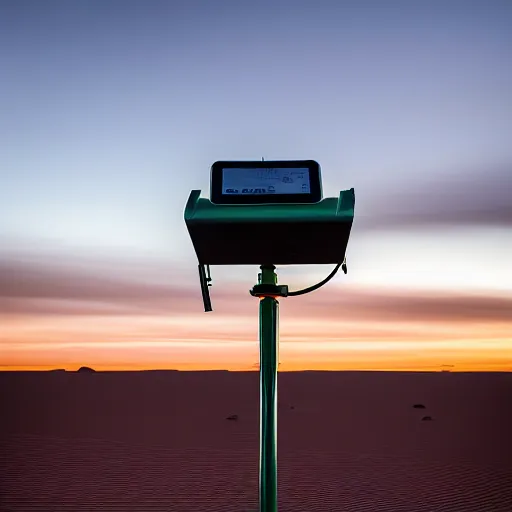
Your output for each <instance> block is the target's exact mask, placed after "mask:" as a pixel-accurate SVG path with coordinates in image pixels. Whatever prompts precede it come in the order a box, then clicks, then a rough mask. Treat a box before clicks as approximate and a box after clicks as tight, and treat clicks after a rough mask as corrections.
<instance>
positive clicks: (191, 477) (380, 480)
mask: <svg viewBox="0 0 512 512" xmlns="http://www.w3.org/2000/svg"><path fill="white" fill-rule="evenodd" d="M278 384H279V419H278V431H279V434H278V443H279V444H278V480H279V481H278V490H279V510H280V511H283V512H286V511H290V512H300V511H323V512H328V511H346V512H352V511H354V512H355V511H357V512H369V511H372V512H377V511H378V512H381V511H393V512H399V511H404V512H415V511H425V512H427V511H428V512H431V511H446V512H453V511H461V512H471V511H478V512H511V511H512V439H511V438H512V374H511V373H494V374H493V373H449V372H439V373H392V372H381V373H379V372H296V373H280V374H279V379H278ZM0 393H1V395H0V418H1V419H0V511H1V512H15V511H16V512H18V511H27V512H28V511H36V510H37V511H42V512H60V511H74V512H79V511H87V512H91V511H93V510H101V511H144V512H151V511H166V512H168V511H194V512H201V511H203V510H204V511H237V512H238V511H247V510H257V508H258V460H259V420H258V418H259V375H258V373H256V372H245V373H243V372H240V373H239V372H177V371H153V372H97V373H89V372H83V373H76V372H62V371H60V372H3V373H0ZM415 405H416V406H417V407H414V406H415ZM421 406H424V407H421ZM231 415H237V416H238V419H236V420H228V419H227V417H228V416H231ZM425 416H430V417H431V418H432V419H431V421H423V420H422V419H423V418H424V417H425Z"/></svg>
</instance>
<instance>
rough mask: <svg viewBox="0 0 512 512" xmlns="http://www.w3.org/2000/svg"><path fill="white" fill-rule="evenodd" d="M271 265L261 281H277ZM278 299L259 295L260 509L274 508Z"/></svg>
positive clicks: (263, 268)
mask: <svg viewBox="0 0 512 512" xmlns="http://www.w3.org/2000/svg"><path fill="white" fill-rule="evenodd" d="M274 270H275V267H274V265H262V266H261V274H260V275H259V283H260V284H277V275H276V273H275V272H274ZM278 330H279V302H278V301H277V300H276V299H275V298H274V297H263V298H261V299H260V481H259V498H260V512H277V367H278V359H279V357H278V346H279V332H278Z"/></svg>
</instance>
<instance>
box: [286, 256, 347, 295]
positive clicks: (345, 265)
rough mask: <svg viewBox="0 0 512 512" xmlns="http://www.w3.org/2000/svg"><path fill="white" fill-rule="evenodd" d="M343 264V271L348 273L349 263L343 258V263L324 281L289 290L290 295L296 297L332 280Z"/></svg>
mask: <svg viewBox="0 0 512 512" xmlns="http://www.w3.org/2000/svg"><path fill="white" fill-rule="evenodd" d="M341 266H343V272H345V274H346V273H347V263H346V260H343V263H338V264H337V265H336V266H335V267H334V270H333V271H332V272H331V273H330V274H329V275H328V276H327V277H326V278H325V279H324V280H323V281H320V282H319V283H317V284H314V285H313V286H309V287H308V288H304V289H303V290H296V291H294V292H288V297H294V296H296V295H304V294H305V293H309V292H314V291H315V290H318V288H320V287H321V286H323V285H324V284H325V283H327V282H328V281H330V280H331V279H332V278H333V277H334V276H335V275H336V272H338V270H339V269H340V267H341Z"/></svg>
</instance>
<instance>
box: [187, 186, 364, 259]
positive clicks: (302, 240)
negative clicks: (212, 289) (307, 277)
mask: <svg viewBox="0 0 512 512" xmlns="http://www.w3.org/2000/svg"><path fill="white" fill-rule="evenodd" d="M200 195H201V191H200V190H193V191H192V192H191V194H190V197H189V199H188V201H187V205H186V207H185V223H186V226H187V229H188V231H189V234H190V238H191V240H192V243H193V245H194V249H195V252H196V254H197V258H198V260H199V263H200V264H204V265H261V264H263V263H271V264H274V265H301V264H325V263H341V262H342V261H343V259H344V257H345V251H346V248H347V244H348V239H349V236H350V230H351V228H352V222H353V220H354V205H355V195H354V189H353V188H352V189H350V190H344V191H341V192H340V195H339V197H338V198H326V199H323V200H322V201H320V202H319V203H315V204H278V205H275V204H274V205H216V204H213V203H212V202H211V201H210V200H209V199H206V198H201V197H200Z"/></svg>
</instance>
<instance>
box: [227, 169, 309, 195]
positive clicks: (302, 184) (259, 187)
mask: <svg viewBox="0 0 512 512" xmlns="http://www.w3.org/2000/svg"><path fill="white" fill-rule="evenodd" d="M222 194H223V195H230V196H232V195H244V196H245V195H274V194H276V195H282V194H311V183H310V177H309V169H308V168H307V167H288V168H283V167H280V168H275V167H261V168H247V167H245V168H236V167H229V168H224V169H222Z"/></svg>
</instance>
